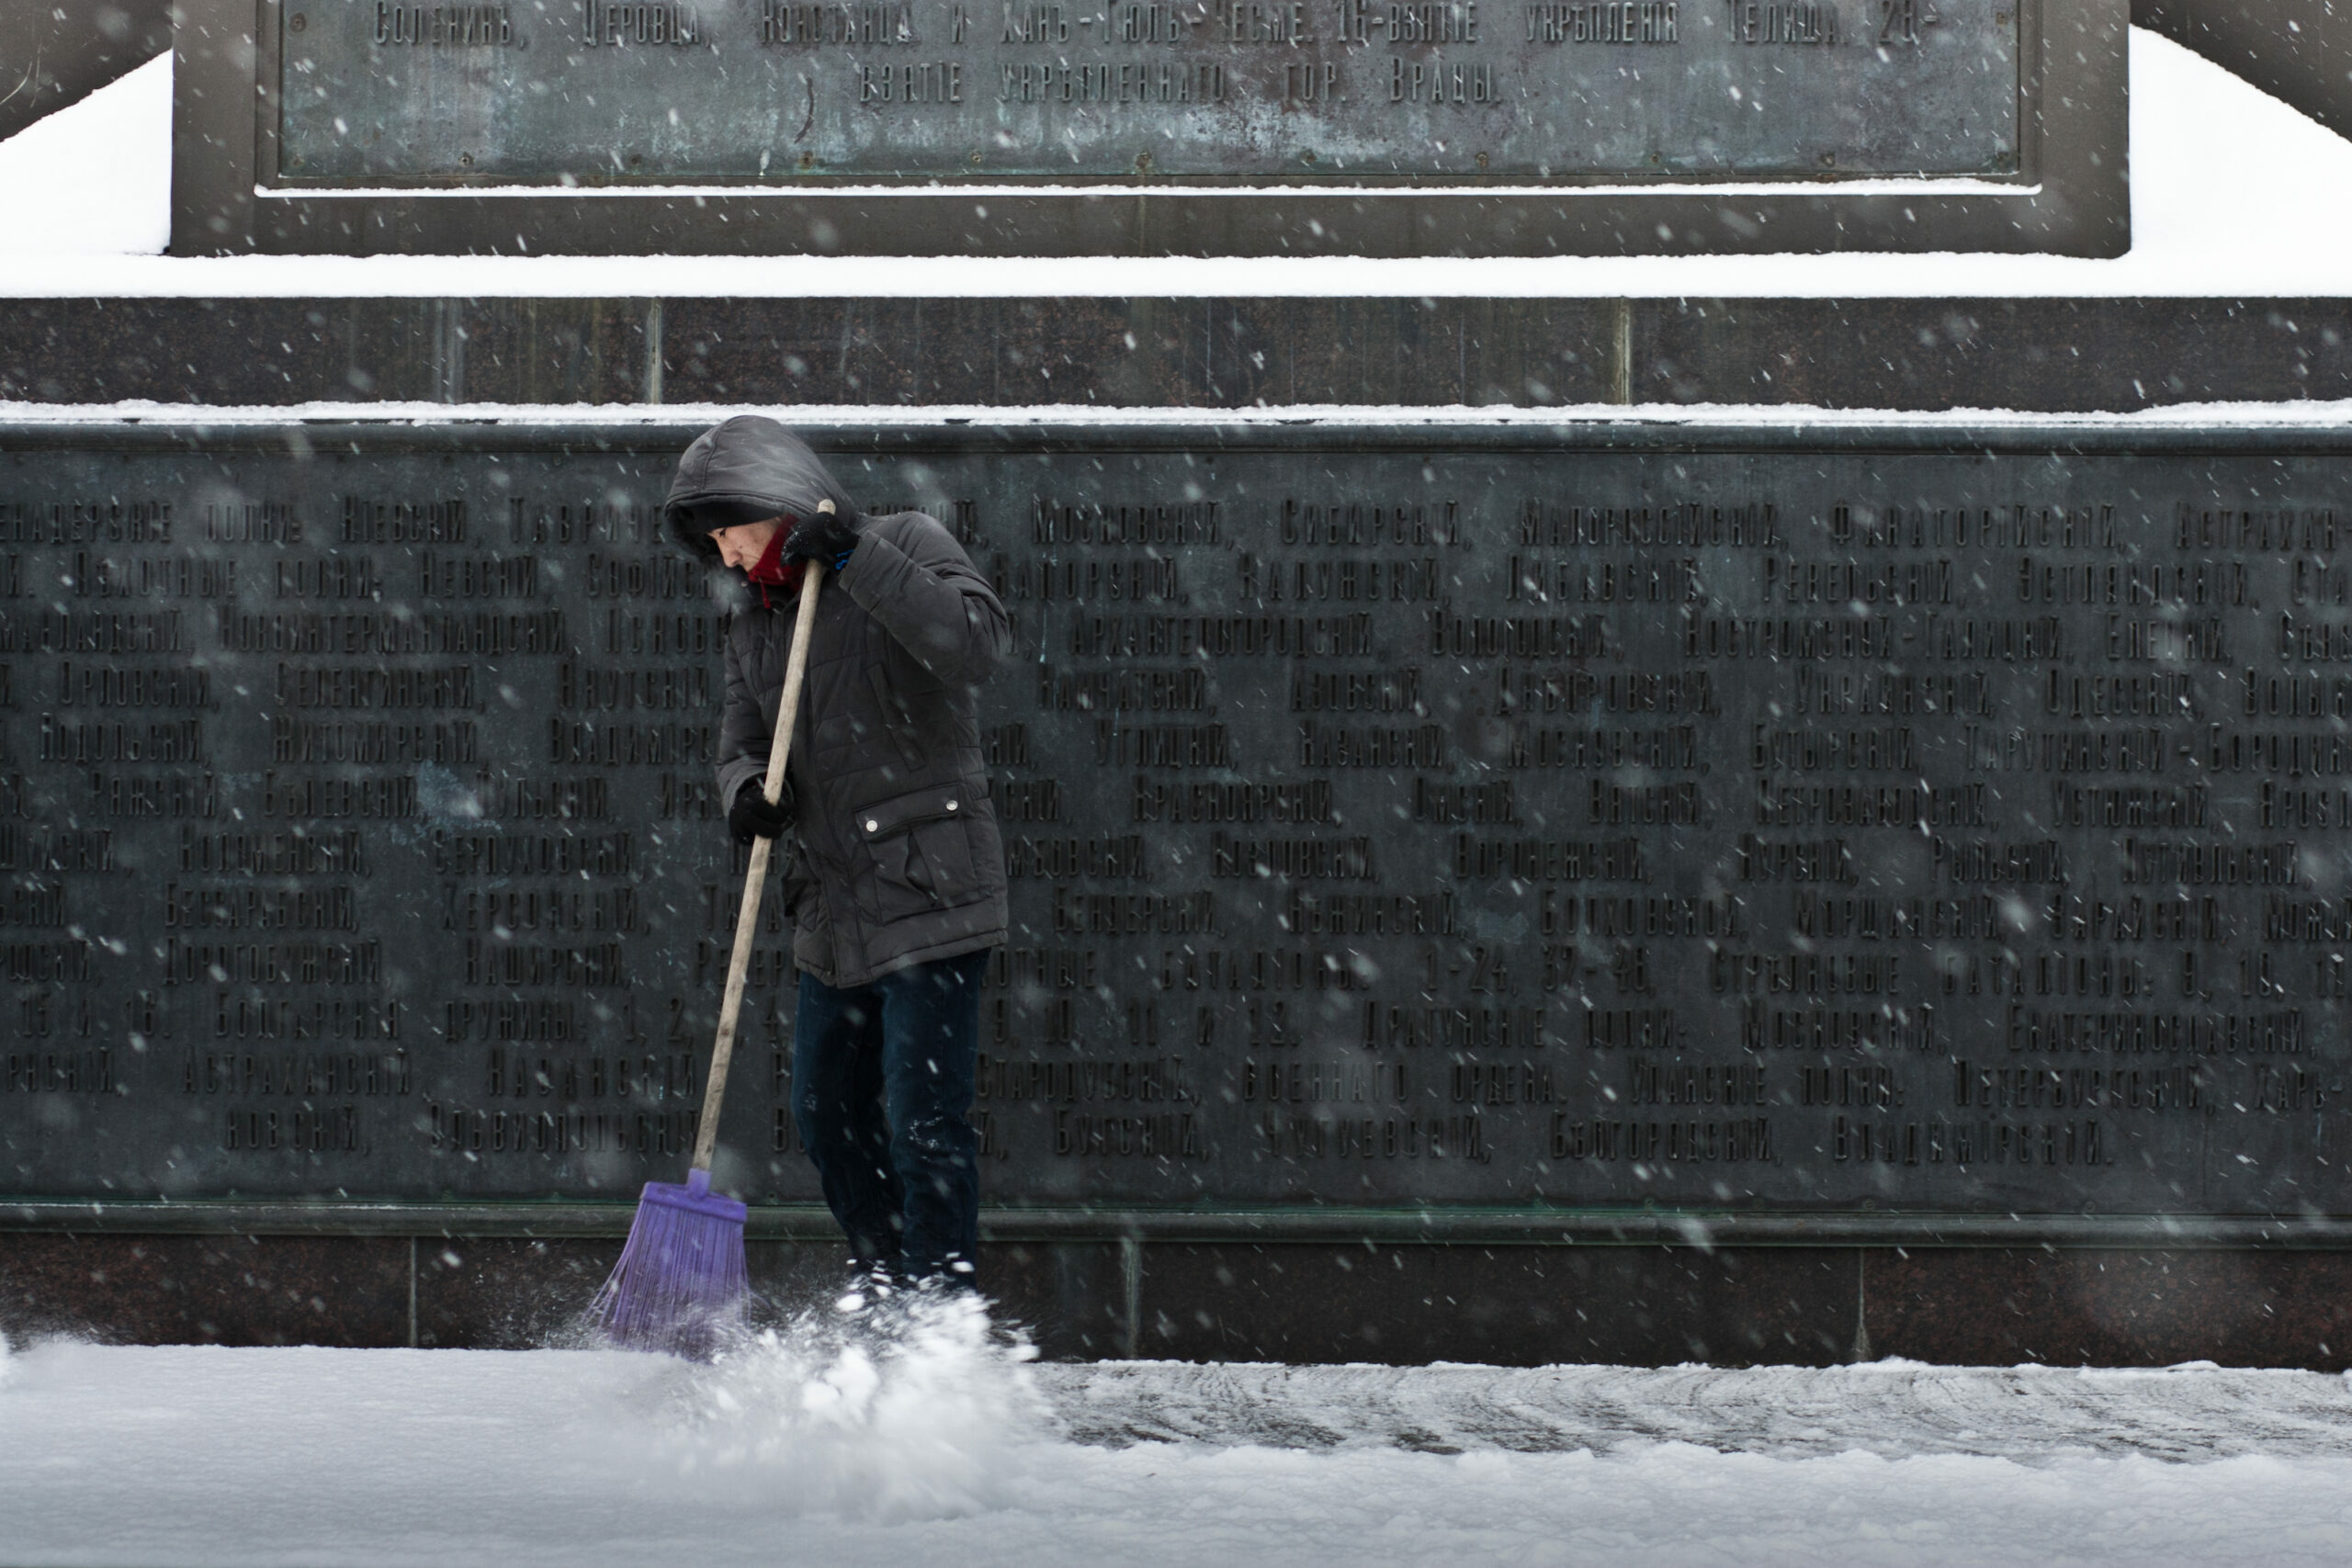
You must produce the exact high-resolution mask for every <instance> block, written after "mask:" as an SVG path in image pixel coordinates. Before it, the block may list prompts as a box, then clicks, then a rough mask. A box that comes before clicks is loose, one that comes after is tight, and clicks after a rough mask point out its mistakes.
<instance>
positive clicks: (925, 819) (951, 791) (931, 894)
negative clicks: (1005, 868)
mask: <svg viewBox="0 0 2352 1568" xmlns="http://www.w3.org/2000/svg"><path fill="white" fill-rule="evenodd" d="M971 809H972V807H971V803H970V801H969V800H968V799H967V791H966V790H965V788H964V786H963V785H962V784H941V785H934V786H933V787H932V788H929V789H920V790H914V791H912V792H910V793H909V794H906V795H897V796H894V797H892V798H891V799H888V800H885V801H880V802H877V803H876V804H875V805H872V806H868V807H863V808H861V809H860V810H859V811H858V812H857V813H856V814H855V818H854V821H853V822H852V824H851V828H852V833H853V836H854V837H855V838H856V839H857V840H859V842H860V843H861V844H863V845H864V847H865V853H864V854H863V855H861V856H858V857H856V858H855V859H854V867H855V870H856V887H857V902H858V907H859V908H860V909H861V910H862V911H863V913H864V914H865V917H866V918H867V919H871V920H873V921H875V922H876V923H877V924H882V925H888V924H889V923H890V922H891V921H893V920H903V919H911V918H912V917H915V916H918V915H927V914H930V913H932V912H933V910H937V909H953V908H956V907H958V906H959V905H964V904H970V903H976V902H978V900H979V899H980V898H982V897H985V896H986V894H985V889H983V888H982V886H981V885H980V877H979V872H978V864H977V862H976V860H975V858H974V856H973V853H972V830H971V828H970V826H969V824H968V823H967V820H966V818H967V815H968V814H969V812H970V811H971Z"/></svg>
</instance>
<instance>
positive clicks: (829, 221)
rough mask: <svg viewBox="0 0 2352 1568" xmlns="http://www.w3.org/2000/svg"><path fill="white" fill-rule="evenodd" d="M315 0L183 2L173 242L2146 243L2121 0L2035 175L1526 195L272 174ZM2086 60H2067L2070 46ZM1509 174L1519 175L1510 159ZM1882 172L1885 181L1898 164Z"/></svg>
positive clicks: (2015, 250)
mask: <svg viewBox="0 0 2352 1568" xmlns="http://www.w3.org/2000/svg"><path fill="white" fill-rule="evenodd" d="M293 3H297V0H177V4H175V6H174V19H175V27H174V41H173V51H174V82H175V87H174V106H173V129H174V135H173V173H172V238H171V247H170V248H171V252H172V254H176V255H205V254H279V255H304V254H317V255H424V254H509V255H511V254H571V255H651V254H662V255H743V254H752V255H792V254H811V255H821V254H842V255H938V256H947V255H956V256H1091V255H1134V256H1211V255H1230V256H1260V255H1265V256H1272V255H1284V256H1299V255H1355V256H1365V257H1424V256H1432V257H1433V256H1561V255H1685V254H1791V253H1797V254H1807V253H1810V254H1820V253H1828V252H1839V251H1880V252H1894V253H1917V252H1932V251H1973V252H1994V253H2011V254H2060V255H2078V256H2090V257H2113V256H2119V255H2121V254H2124V253H2125V252H2126V251H2127V250H2129V249H2130V247H2131V191H2130V180H2129V157H2128V140H2129V125H2128V112H2127V110H2128V96H2129V85H2128V81H2127V62H2126V47H2127V39H2128V35H2129V20H2130V16H2129V6H2128V5H2127V4H2126V3H2125V0H2018V8H2019V18H2018V19H2019V67H2020V69H2019V76H2020V81H2019V88H2018V95H2019V98H2020V110H2021V112H2020V117H2019V132H2020V134H2019V138H2018V154H2019V166H2020V169H2021V171H2022V173H2021V175H2020V176H2018V179H2017V180H2016V181H2015V182H2014V183H2011V182H2008V181H2002V182H1998V184H1997V188H1988V186H1990V185H1993V184H1994V182H1986V181H1982V180H1975V181H1966V182H1962V181H1955V182H1953V183H1954V185H1955V186H1962V185H1964V186H1973V188H1965V189H1957V188H1956V189H1954V190H1952V191H1951V192H1950V193H1948V194H1946V193H1939V192H1937V191H1936V190H1935V189H1934V188H1933V186H1934V185H1935V183H1936V182H1920V186H1921V188H1920V189H1918V190H1917V191H1904V192H1901V193H1893V194H1891V193H1886V192H1883V191H1881V192H1875V193H1872V192H1869V191H1867V190H1858V191H1857V192H1856V193H1855V194H1850V195H1849V194H1842V193H1841V190H1840V184H1839V182H1837V181H1810V180H1789V181H1785V182H1774V184H1775V185H1776V186H1777V185H1785V186H1786V187H1787V194H1781V192H1780V191H1779V190H1778V189H1775V190H1774V191H1773V192H1772V193H1771V194H1769V195H1757V194H1752V193H1753V192H1754V191H1755V190H1756V189H1757V182H1754V181H1753V180H1743V181H1741V182H1739V184H1740V186H1741V187H1742V189H1743V192H1744V193H1743V194H1723V193H1711V192H1710V191H1709V190H1708V189H1707V187H1706V186H1705V185H1704V184H1703V183H1702V182H1698V181H1693V182H1691V186H1690V187H1689V188H1688V189H1682V188H1677V189H1673V190H1661V189H1659V188H1658V187H1657V186H1642V187H1638V188H1633V189H1627V188H1625V187H1624V186H1623V182H1619V181H1591V180H1587V181H1581V182H1579V181H1572V180H1563V181H1561V182H1559V185H1558V187H1557V189H1556V191H1554V190H1551V189H1546V190H1545V191H1544V192H1543V193H1542V194H1535V195H1531V194H1528V193H1527V187H1526V186H1523V185H1515V186H1512V187H1510V189H1508V190H1506V191H1502V192H1498V193H1496V194H1486V193H1483V192H1482V191H1481V190H1480V189H1479V188H1478V186H1476V184H1475V183H1471V182H1458V183H1457V182H1448V183H1447V184H1445V185H1443V186H1440V187H1438V188H1426V187H1422V188H1417V187H1415V186H1412V185H1410V184H1407V185H1405V186H1394V185H1382V186H1375V185H1370V184H1358V185H1350V186H1340V187H1339V188H1333V189H1328V190H1326V189H1301V188H1298V187H1296V186H1282V187H1271V186H1269V187H1258V186H1252V185H1250V183H1249V182H1235V181H1231V180H1226V181H1220V182H1217V184H1216V186H1215V187H1214V188H1204V186H1196V185H1173V184H1166V183H1159V182H1158V181H1157V180H1155V179H1153V178H1152V177H1150V176H1137V177H1136V178H1135V179H1134V180H1133V182H1132V192H1131V193H1129V192H1128V191H1117V192H1113V193H1108V194H1106V193H1105V191H1104V189H1103V186H1104V185H1105V184H1106V183H1108V182H1103V181H1099V180H1092V179H1090V180H1089V182H1088V188H1086V189H1085V190H1082V191H1081V190H1075V189H1059V190H1057V189H1056V188H1055V187H1054V186H1051V185H1049V184H1046V183H1042V182H1041V183H1037V184H1035V186H1029V185H1026V184H1024V185H1023V186H1021V188H1020V191H1019V192H1018V193H1017V194H1006V193H1004V192H1003V190H1002V189H1001V186H992V187H991V189H990V192H989V195H988V196H987V197H985V198H984V199H983V200H981V201H978V202H976V201H975V200H974V198H973V197H972V195H971V194H968V193H965V192H961V191H957V190H955V189H952V188H949V189H943V188H941V187H938V186H909V187H907V188H904V189H876V187H875V186H873V185H871V184H862V185H861V184H844V185H843V186H841V187H840V188H836V189H828V188H823V187H783V188H773V187H759V186H746V187H744V188H743V189H742V190H741V193H740V194H737V193H735V192H733V191H732V190H729V193H728V194H723V195H714V194H710V192H709V187H695V190H694V191H692V192H682V191H680V190H678V189H676V188H667V189H665V188H663V187H647V188H644V189H642V190H633V189H629V188H628V187H623V188H621V189H619V190H617V191H614V190H599V191H598V192H597V193H595V194H594V195H586V196H567V195H561V194H554V193H549V192H547V191H545V190H543V189H539V188H537V187H525V188H522V189H519V190H516V191H512V192H493V191H470V190H465V189H462V188H450V189H444V190H432V191H425V192H418V191H407V190H386V189H381V188H368V189H361V188H354V189H352V190H350V191H348V192H336V191H334V190H319V189H315V188H307V187H306V188H302V189H300V190H273V189H268V188H266V185H265V182H264V180H263V178H262V174H261V171H262V170H263V169H264V168H265V167H266V164H267V161H268V159H269V157H270V155H271V150H272V149H273V148H274V147H275V144H276V133H275V120H276V113H277V90H276V85H275V82H274V74H273V73H274V71H275V59H276V41H275V40H276V37H277V29H276V27H275V18H276V17H277V13H278V11H279V9H280V8H281V7H282V6H285V5H288V4H293ZM2070 65H2071V70H2070V69H2069V66H2070ZM1496 183H1497V184H1498V185H1499V184H1501V183H1502V181H1501V180H1500V179H1498V181H1497V182H1496ZM1879 183H1882V184H1883V181H1882V182H1879Z"/></svg>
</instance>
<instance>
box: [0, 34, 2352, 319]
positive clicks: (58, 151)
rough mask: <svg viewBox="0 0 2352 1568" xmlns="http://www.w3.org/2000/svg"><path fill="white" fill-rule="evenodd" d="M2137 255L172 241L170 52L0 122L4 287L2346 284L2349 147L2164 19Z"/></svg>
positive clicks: (2151, 55)
mask: <svg viewBox="0 0 2352 1568" xmlns="http://www.w3.org/2000/svg"><path fill="white" fill-rule="evenodd" d="M170 183H171V62H170V61H169V60H168V59H162V60H157V61H155V62H152V63H150V64H148V65H145V66H142V67H141V68H140V69H139V70H138V71H136V72H133V73H131V74H130V76H128V77H125V78H124V79H123V80H122V81H120V82H119V83H117V84H115V85H112V86H110V87H107V88H106V89H104V90H103V91H101V92H99V93H97V94H96V95H95V96H91V97H90V98H87V99H85V100H84V101H83V102H82V103H79V104H76V105H74V106H72V107H68V108H65V109H62V110H60V111H59V112H58V113H56V114H55V115H52V116H51V117H50V118H48V119H45V120H43V121H41V122H40V124H38V125H36V126H34V127H32V128H31V129H30V130H26V131H23V132H21V133H20V134H18V135H17V137H15V138H13V139H12V140H10V141H6V142H0V204H5V210H6V212H7V213H8V215H9V219H10V221H9V222H8V223H7V224H6V225H5V226H0V295H17V296H20V297H29V296H41V295H78V294H140V295H175V294H176V295H187V296H227V295H240V294H253V295H310V296H334V295H385V296H391V295H406V296H434V295H443V296H462V295H521V296H548V297H554V296H567V295H568V296H619V297H627V296H638V295H645V294H649V293H658V294H665V295H669V296H673V297H691V296H724V295H738V296H759V295H777V296H793V297H804V296H823V295H838V296H843V297H854V298H873V297H876V296H892V295H898V296H917V297H920V296H939V297H947V296H975V295H1000V296H1015V297H1054V296H1088V295H1092V296H1138V297H1146V298H1148V297H1154V296H1177V297H1184V296H1209V297H1219V296H1224V295H1227V294H1233V295H1238V296H1242V297H1245V298H1247V297H1260V296H1266V295H1292V296H1298V295H1408V296H1409V295H1429V296H1535V297H1541V296H1570V297H1572V296H1587V297H1632V298H1657V297H1660V296H1666V297H1673V296H1681V297H1683V298H1691V299H1698V298H1734V297H1743V296H1745V297H1753V296H1786V297H1807V296H1815V297H1833V298H1849V299H1852V298H1866V297H1871V296H1881V297H1883V296H1897V297H1931V296H1938V295H1946V296H1976V297H1985V296H2020V295H2053V296H2054V295H2104V296H2131V295H2175V296H2180V295H2189V296H2207V297H2222V298H2232V297H2237V298H2260V297H2264V296H2271V297H2291V296H2325V295H2331V294H2346V293H2352V143H2347V142H2346V141H2345V140H2344V139H2343V138H2341V137H2339V136H2337V135H2335V133H2334V132H2332V131H2330V130H2327V129H2326V128H2325V127H2324V126H2322V125H2320V124H2318V123H2317V122H2316V121H2314V120H2312V119H2311V118H2308V117H2307V116H2305V115H2303V114H2301V113H2300V112H2298V111H2297V110H2295V109H2293V108H2290V107H2288V106H2287V105H2286V104H2284V103H2281V102H2280V101H2279V100H2278V99H2276V98H2274V97H2271V96H2268V95H2267V94H2266V93H2264V92H2262V91H2261V90H2260V89H2259V88H2256V87H2255V86H2254V85H2251V84H2250V83H2247V82H2246V81H2245V80H2243V79H2242V78H2240V77H2237V76H2234V75H2233V74H2231V73H2229V72H2227V71H2225V70H2223V69H2222V67H2220V66H2218V65H2216V64H2214V63H2212V62H2211V61H2208V60H2205V59H2203V58H2202V57H2200V56H2199V55H2197V54H2194V53H2192V52H2190V51H2188V50H2187V49H2184V48H2182V47H2181V46H2180V45H2178V44H2176V43H2173V42H2172V41H2170V40H2169V39H2163V38H2160V37H2157V36H2156V35H2155V34H2153V33H2148V32H2143V31H2142V30H2140V29H2139V28H2133V29H2132V31H2131V220H2132V230H2133V235H2134V243H2133V247H2132V251H2131V254H2130V255H2128V256H2124V257H2122V258H2120V260H2115V261H2089V260H2084V259H2080V258H2076V257H2065V256H1998V255H1950V254H1946V255H1928V256H1905V257H1901V258H1888V257H1885V256H1881V255H1871V254H1842V255H1831V256H1667V257H1586V258H1557V257H1547V258H1526V259H1519V258H1494V259H1475V260H1445V259H1440V260H1428V261H1421V260H1358V259H1353V258H1350V257H1344V256H1327V257H1269V258H1248V259H1214V258H1212V259H1206V260H1201V259H1193V258H1182V257H1175V258H1152V257H1135V256H1108V257H1097V258H1050V259H1045V260H1035V259H1023V258H994V259H989V258H976V257H966V256H947V257H923V258H905V257H899V258H890V257H883V258H874V257H842V256H794V257H781V258H760V257H730V256H709V257H664V258H661V259H660V260H659V261H658V262H657V263H656V264H655V265H652V266H651V267H650V268H649V266H648V264H647V262H646V261H645V260H643V259H641V258H627V257H589V256H481V257H442V258H415V257H372V258H351V257H332V256H322V257H285V256H246V257H237V258H188V259H169V260H167V259H164V258H162V257H160V256H158V255H156V254H154V253H156V252H159V251H160V250H161V249H162V248H163V246H164V243H165V240H166V237H167V233H168V218H169V209H170Z"/></svg>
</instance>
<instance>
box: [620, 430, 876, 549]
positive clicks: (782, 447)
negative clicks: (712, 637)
mask: <svg viewBox="0 0 2352 1568" xmlns="http://www.w3.org/2000/svg"><path fill="white" fill-rule="evenodd" d="M820 501H831V502H832V503H833V506H834V509H835V510H836V511H838V512H839V513H841V515H842V517H843V518H845V519H847V520H848V521H850V522H852V523H855V522H856V521H857V516H858V512H857V507H856V505H855V503H854V502H852V501H851V500H850V498H849V493H848V492H847V491H844V490H842V487H841V486H840V485H839V484H838V483H836V482H835V481H834V479H833V476H832V475H831V473H829V472H827V471H826V468H825V465H824V464H823V463H822V462H821V461H820V460H819V458H818V457H817V454H816V453H814V452H812V451H810V450H809V444H808V443H807V442H806V441H803V440H801V439H800V437H799V436H797V435H796V434H793V433H792V432H791V431H789V430H787V429H786V428H785V427H784V426H783V425H781V424H779V423H776V422H775V420H772V419H769V418H766V417H764V416H763V415H761V414H753V413H747V414H738V415H736V416H735V417H734V418H733V419H730V420H729V421H727V422H726V423H724V424H719V425H716V426H714V427H713V428H711V429H709V430H706V431H704V432H703V433H702V434H700V435H697V436H695V441H694V445H693V446H689V447H687V448H686V454H685V456H684V457H681V458H679V459H678V471H677V474H676V476H675V477H674V478H673V479H671V481H670V495H669V499H668V500H666V501H665V502H662V521H663V522H664V524H666V525H668V527H669V529H670V532H671V534H672V536H674V537H675V538H676V539H677V540H678V542H679V543H680V544H682V545H684V546H685V547H687V548H688V549H690V550H694V551H695V552H696V553H698V554H702V555H712V554H715V553H716V551H715V550H714V548H713V547H712V545H711V543H710V531H711V530H712V529H714V528H728V527H732V526H734V525H737V524H741V523H754V522H760V521H763V520H764V519H766V518H770V517H777V516H781V517H784V518H786V519H788V520H797V519H799V518H803V517H809V516H813V515H815V513H816V512H817V503H818V502H820Z"/></svg>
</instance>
